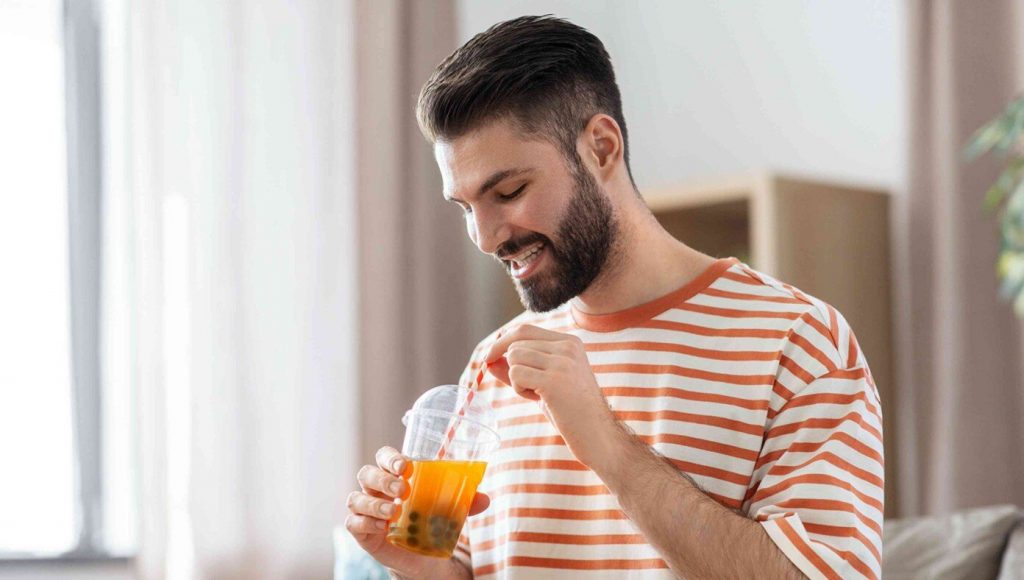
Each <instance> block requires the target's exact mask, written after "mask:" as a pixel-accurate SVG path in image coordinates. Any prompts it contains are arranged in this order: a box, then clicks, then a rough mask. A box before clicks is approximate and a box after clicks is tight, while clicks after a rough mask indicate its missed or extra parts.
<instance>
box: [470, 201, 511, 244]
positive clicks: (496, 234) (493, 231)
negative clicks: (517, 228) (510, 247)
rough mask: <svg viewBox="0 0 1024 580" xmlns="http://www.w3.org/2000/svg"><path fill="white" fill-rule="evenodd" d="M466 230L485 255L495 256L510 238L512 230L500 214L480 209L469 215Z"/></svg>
mask: <svg viewBox="0 0 1024 580" xmlns="http://www.w3.org/2000/svg"><path fill="white" fill-rule="evenodd" d="M466 230H467V231H468V232H469V238H470V239H471V240H473V243H474V244H476V247H477V248H478V249H479V250H480V251H481V252H483V253H485V254H493V253H494V252H496V251H497V250H498V248H500V247H501V245H502V244H504V243H505V242H506V241H508V239H509V238H510V231H511V230H510V228H509V227H508V225H507V224H506V223H505V220H504V219H503V218H502V217H501V215H500V212H490V211H488V210H487V209H486V208H480V209H477V210H476V211H474V212H473V213H471V214H469V217H468V218H467V219H466Z"/></svg>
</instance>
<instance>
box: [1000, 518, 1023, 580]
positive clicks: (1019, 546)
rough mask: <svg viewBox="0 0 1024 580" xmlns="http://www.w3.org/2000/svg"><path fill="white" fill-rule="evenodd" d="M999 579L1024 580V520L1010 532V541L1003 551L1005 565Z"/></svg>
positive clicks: (1001, 569)
mask: <svg viewBox="0 0 1024 580" xmlns="http://www.w3.org/2000/svg"><path fill="white" fill-rule="evenodd" d="M999 580H1024V520H1022V521H1021V522H1020V523H1018V524H1017V527H1016V528H1014V529H1013V532H1011V533H1010V541H1009V542H1007V544H1006V550H1005V551H1004V552H1003V565H1002V567H1001V568H999Z"/></svg>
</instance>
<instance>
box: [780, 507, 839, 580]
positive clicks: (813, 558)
mask: <svg viewBox="0 0 1024 580" xmlns="http://www.w3.org/2000/svg"><path fill="white" fill-rule="evenodd" d="M772 521H774V522H776V524H777V525H778V526H779V529H780V530H782V533H783V534H785V535H786V538H788V539H789V541H790V543H792V544H793V546H794V547H795V548H796V549H797V550H799V551H800V553H801V554H803V555H804V558H807V561H808V562H810V563H811V564H812V565H814V567H815V568H817V569H818V571H819V572H821V573H822V574H823V575H824V576H825V577H826V578H835V579H836V580H842V579H841V578H840V577H839V575H838V574H836V573H835V571H834V570H832V568H830V567H829V565H828V564H826V563H825V560H822V559H821V556H819V555H818V553H817V552H815V551H814V550H813V549H812V548H811V547H810V546H808V545H807V542H806V541H804V539H803V538H802V537H800V534H798V533H797V532H796V530H794V529H793V526H791V525H790V523H789V522H788V521H786V520H784V519H779V520H772Z"/></svg>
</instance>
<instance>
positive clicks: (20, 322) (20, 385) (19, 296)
mask: <svg viewBox="0 0 1024 580" xmlns="http://www.w3.org/2000/svg"><path fill="white" fill-rule="evenodd" d="M96 22H97V21H96V18H95V10H94V6H93V3H92V2H91V1H89V0H66V1H62V0H0V74H2V75H3V76H2V77H0V78H2V79H3V91H2V95H3V96H2V97H0V128H2V130H0V159H2V160H3V161H2V165H0V272H2V274H0V465H2V466H3V467H2V475H0V558H19V559H21V558H37V557H59V556H65V555H74V556H79V557H91V556H98V555H102V554H103V553H104V550H103V549H102V547H101V542H100V538H101V535H102V534H101V532H102V525H101V524H102V521H101V520H102V514H103V505H102V504H103V502H102V497H103V495H102V493H101V491H102V490H101V482H102V477H101V476H102V474H101V446H100V432H101V430H100V404H99V402H100V399H99V392H100V384H99V382H100V379H99V377H100V368H99V367H100V364H99V362H100V357H99V343H100V341H99V335H100V334H99V315H100V312H99V304H100V294H99V290H100V259H99V257H100V209H101V205H100V171H101V158H100V139H99V133H100V131H99V127H100V115H99V66H98V65H99V42H98V41H99V36H98V32H99V30H98V26H97V23H96Z"/></svg>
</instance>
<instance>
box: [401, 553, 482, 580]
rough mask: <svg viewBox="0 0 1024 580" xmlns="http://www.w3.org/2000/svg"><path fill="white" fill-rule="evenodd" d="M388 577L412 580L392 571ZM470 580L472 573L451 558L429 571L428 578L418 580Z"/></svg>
mask: <svg viewBox="0 0 1024 580" xmlns="http://www.w3.org/2000/svg"><path fill="white" fill-rule="evenodd" d="M390 576H391V578H393V579H394V580H413V578H411V577H408V576H402V575H400V574H398V573H396V572H395V571H393V570H392V571H391V573H390ZM472 578H473V573H472V572H470V571H469V569H468V568H466V566H465V565H463V564H462V562H459V561H458V560H457V559H455V558H452V559H450V560H448V561H446V562H444V563H443V564H442V565H440V566H438V567H437V568H434V569H433V570H432V571H431V575H430V576H428V577H427V578H425V579H420V580H472Z"/></svg>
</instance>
